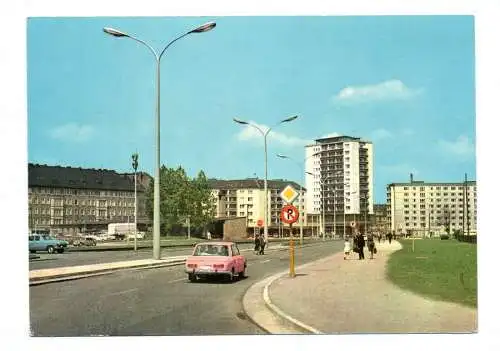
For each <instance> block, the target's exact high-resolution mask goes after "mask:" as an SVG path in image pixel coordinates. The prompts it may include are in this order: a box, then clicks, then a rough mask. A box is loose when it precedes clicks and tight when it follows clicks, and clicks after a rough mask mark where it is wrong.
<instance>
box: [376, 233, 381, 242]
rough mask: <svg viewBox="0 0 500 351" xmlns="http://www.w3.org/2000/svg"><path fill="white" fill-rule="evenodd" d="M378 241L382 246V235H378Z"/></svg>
mask: <svg viewBox="0 0 500 351" xmlns="http://www.w3.org/2000/svg"><path fill="white" fill-rule="evenodd" d="M377 239H378V243H379V244H380V239H382V234H380V233H378V235H377Z"/></svg>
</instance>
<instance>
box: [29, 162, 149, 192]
mask: <svg viewBox="0 0 500 351" xmlns="http://www.w3.org/2000/svg"><path fill="white" fill-rule="evenodd" d="M137 178H138V181H137V191H144V190H145V185H144V184H147V181H145V179H148V178H149V179H150V178H151V177H150V176H149V175H148V174H147V173H144V172H138V173H137ZM28 186H29V187H35V186H39V187H50V188H73V189H96V190H117V191H134V175H133V173H131V174H130V173H123V174H121V173H117V172H116V171H112V170H108V169H93V168H91V169H88V168H76V167H62V166H48V165H45V164H44V165H39V164H33V163H29V164H28Z"/></svg>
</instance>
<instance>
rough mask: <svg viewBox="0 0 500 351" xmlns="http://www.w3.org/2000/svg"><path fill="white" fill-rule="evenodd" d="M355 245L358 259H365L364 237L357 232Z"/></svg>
mask: <svg viewBox="0 0 500 351" xmlns="http://www.w3.org/2000/svg"><path fill="white" fill-rule="evenodd" d="M355 240H356V246H357V248H358V255H359V259H360V260H364V259H365V238H364V236H363V235H361V234H358V235H357V236H356V239H355Z"/></svg>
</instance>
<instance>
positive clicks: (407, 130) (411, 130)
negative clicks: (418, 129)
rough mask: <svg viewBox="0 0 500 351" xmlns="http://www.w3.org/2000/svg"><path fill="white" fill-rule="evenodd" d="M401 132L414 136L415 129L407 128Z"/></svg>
mask: <svg viewBox="0 0 500 351" xmlns="http://www.w3.org/2000/svg"><path fill="white" fill-rule="evenodd" d="M401 134H402V135H404V136H412V135H414V134H415V131H414V130H413V129H410V128H405V129H403V130H402V131H401Z"/></svg>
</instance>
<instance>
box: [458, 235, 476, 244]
mask: <svg viewBox="0 0 500 351" xmlns="http://www.w3.org/2000/svg"><path fill="white" fill-rule="evenodd" d="M457 240H458V241H462V242H466V243H470V244H477V236H476V235H459V236H457Z"/></svg>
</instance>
